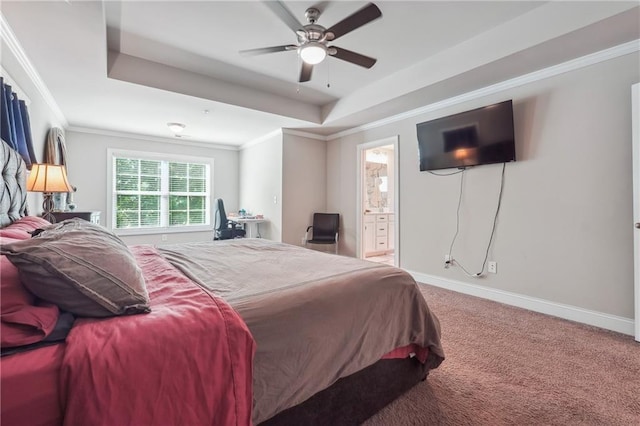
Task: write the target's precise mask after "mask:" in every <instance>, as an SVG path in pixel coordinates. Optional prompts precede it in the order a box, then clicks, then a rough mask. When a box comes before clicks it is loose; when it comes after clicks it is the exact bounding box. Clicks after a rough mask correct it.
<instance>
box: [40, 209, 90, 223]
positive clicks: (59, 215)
mask: <svg viewBox="0 0 640 426" xmlns="http://www.w3.org/2000/svg"><path fill="white" fill-rule="evenodd" d="M51 214H52V215H53V217H54V218H55V219H56V222H62V221H63V220H66V219H71V218H74V217H78V218H80V219H84V220H86V221H87V222H91V223H95V224H98V225H99V224H100V212H99V211H91V212H76V211H70V212H51Z"/></svg>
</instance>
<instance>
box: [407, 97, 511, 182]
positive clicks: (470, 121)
mask: <svg viewBox="0 0 640 426" xmlns="http://www.w3.org/2000/svg"><path fill="white" fill-rule="evenodd" d="M416 130H417V133H418V151H419V152H420V171H427V170H438V169H449V168H465V167H470V166H478V165H481V164H492V163H506V162H508V161H515V160H516V149H515V137H514V132H513V105H512V101H511V100H508V101H504V102H500V103H497V104H493V105H488V106H485V107H482V108H477V109H474V110H471V111H466V112H461V113H459V114H454V115H450V116H447V117H442V118H437V119H435V120H431V121H425V122H424V123H418V124H417V125H416Z"/></svg>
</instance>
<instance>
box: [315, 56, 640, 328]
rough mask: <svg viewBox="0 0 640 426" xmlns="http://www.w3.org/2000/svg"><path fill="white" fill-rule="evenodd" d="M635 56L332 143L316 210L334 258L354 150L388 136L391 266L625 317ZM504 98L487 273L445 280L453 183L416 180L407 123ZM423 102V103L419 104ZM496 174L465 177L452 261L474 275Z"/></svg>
mask: <svg viewBox="0 0 640 426" xmlns="http://www.w3.org/2000/svg"><path fill="white" fill-rule="evenodd" d="M638 56H639V55H638V54H637V53H634V54H631V55H627V56H624V57H620V58H617V59H613V60H609V61H607V62H604V63H600V64H596V65H591V66H589V67H586V68H582V69H579V70H576V71H572V72H569V73H565V74H561V75H558V76H555V77H551V78H547V79H545V80H541V81H538V82H534V83H530V84H526V85H524V86H520V87H517V88H514V89H509V90H507V91H504V92H501V93H497V94H494V95H490V96H485V97H482V98H480V99H475V100H473V101H469V102H466V103H464V104H460V105H456V106H455V107H449V108H446V109H442V110H439V111H437V112H432V113H428V114H423V115H421V116H417V117H413V118H409V119H405V120H403V121H399V122H395V123H391V124H388V125H385V126H382V127H377V128H375V129H371V130H367V131H362V132H359V133H357V134H352V135H348V136H345V137H342V138H340V139H336V140H332V141H330V142H329V144H328V151H327V178H328V179H327V181H328V186H327V208H328V209H329V210H336V211H339V212H340V213H342V217H343V231H344V232H343V235H342V247H341V250H342V253H345V254H351V255H355V251H356V229H355V227H356V217H355V214H356V211H355V208H356V146H357V145H358V144H360V143H365V142H369V141H374V140H379V139H383V138H386V137H390V136H394V135H399V140H400V149H399V154H400V159H399V160H400V161H399V164H400V166H399V167H400V193H399V194H398V195H399V198H400V214H401V216H400V245H401V250H400V253H401V259H400V265H401V267H403V268H405V269H407V270H410V271H414V272H418V273H422V274H428V275H432V276H437V277H443V278H445V279H451V280H456V281H461V282H466V283H470V284H476V285H480V286H486V287H488V288H494V289H499V290H505V291H508V292H513V293H517V294H521V295H525V296H532V297H536V298H541V299H545V300H549V301H552V302H557V303H562V304H568V305H573V306H577V307H582V308H586V309H590V310H595V311H599V312H604V313H609V314H613V315H618V316H621V317H625V318H633V316H634V313H633V251H632V226H631V224H632V186H631V113H630V105H631V90H630V87H631V85H632V84H633V83H636V82H638V81H639V80H640V75H639V74H640V72H639V67H638V63H639V57H638ZM506 99H513V102H514V114H515V117H514V119H515V131H516V139H517V142H516V143H517V147H516V150H517V158H518V161H517V162H515V163H510V164H508V165H507V168H506V181H505V187H504V196H503V203H502V210H501V212H500V216H499V222H498V227H497V232H496V235H495V239H494V244H493V246H492V249H491V251H490V256H489V260H495V261H497V262H498V274H497V275H487V276H486V277H485V278H481V279H475V278H469V277H467V276H466V275H464V274H463V273H462V271H461V270H460V268H459V267H455V268H450V269H446V270H445V269H444V268H443V258H444V254H446V253H448V250H449V245H450V243H451V240H452V237H453V234H454V232H455V226H456V224H455V220H456V206H457V201H458V194H459V183H460V176H461V175H460V174H458V175H454V176H449V177H438V176H433V175H431V174H428V173H421V172H419V169H418V151H417V141H416V133H415V131H416V130H415V125H416V123H419V122H422V121H426V120H429V119H433V118H437V117H442V116H446V115H449V114H453V113H457V112H461V111H465V110H469V109H473V108H477V107H480V106H483V105H487V104H491V103H495V102H499V101H502V100H506ZM426 103H427V100H425V104H426ZM501 168H502V166H501V165H487V166H482V167H477V168H473V169H470V170H468V171H467V172H466V177H465V188H464V199H463V204H462V208H461V227H460V234H459V236H458V239H457V242H456V245H455V247H454V250H453V257H454V258H455V259H457V260H458V261H460V262H461V263H462V264H463V265H464V266H465V268H467V269H468V270H469V271H470V272H478V271H479V270H480V268H481V264H482V260H483V258H484V253H485V249H486V246H487V242H488V239H489V233H490V230H491V225H492V220H493V214H494V211H495V208H496V201H497V196H498V190H499V185H500V172H501Z"/></svg>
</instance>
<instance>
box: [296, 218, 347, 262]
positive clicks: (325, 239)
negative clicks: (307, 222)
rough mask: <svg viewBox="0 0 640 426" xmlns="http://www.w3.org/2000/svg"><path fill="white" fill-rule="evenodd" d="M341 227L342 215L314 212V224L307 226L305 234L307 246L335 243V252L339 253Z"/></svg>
mask: <svg viewBox="0 0 640 426" xmlns="http://www.w3.org/2000/svg"><path fill="white" fill-rule="evenodd" d="M339 227H340V215H339V214H338V213H314V214H313V225H311V226H309V227H307V232H306V233H305V236H304V245H305V247H306V246H307V244H334V250H335V254H338V228H339ZM309 231H311V233H310V232H309ZM309 236H311V238H309Z"/></svg>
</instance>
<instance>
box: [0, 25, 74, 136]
mask: <svg viewBox="0 0 640 426" xmlns="http://www.w3.org/2000/svg"><path fill="white" fill-rule="evenodd" d="M0 38H2V41H4V42H5V43H6V45H7V47H8V48H9V50H10V51H11V53H12V54H13V55H14V56H15V58H16V59H17V60H18V63H19V64H20V66H21V67H22V69H23V70H24V72H25V73H26V74H27V77H29V79H30V80H31V82H32V83H33V85H34V86H35V87H36V89H37V90H38V92H39V93H40V96H42V98H43V99H44V101H45V102H46V103H47V105H48V106H49V108H51V111H53V113H54V115H55V116H56V118H57V119H58V121H60V124H61V125H62V126H63V127H67V126H68V125H69V123H68V122H67V118H66V117H65V116H64V114H63V113H62V110H61V109H60V107H59V106H58V103H57V102H56V100H55V99H54V97H53V95H52V94H51V92H50V91H49V89H48V88H47V86H46V84H44V81H43V80H42V78H41V77H40V74H38V71H36V69H35V67H34V66H33V64H32V63H31V61H30V60H29V57H28V56H27V54H26V53H25V51H24V49H23V48H22V45H21V44H20V42H19V41H18V39H17V37H16V35H15V34H14V32H13V30H12V29H11V27H10V26H9V23H8V22H7V20H6V19H5V17H4V15H3V14H2V12H0Z"/></svg>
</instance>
